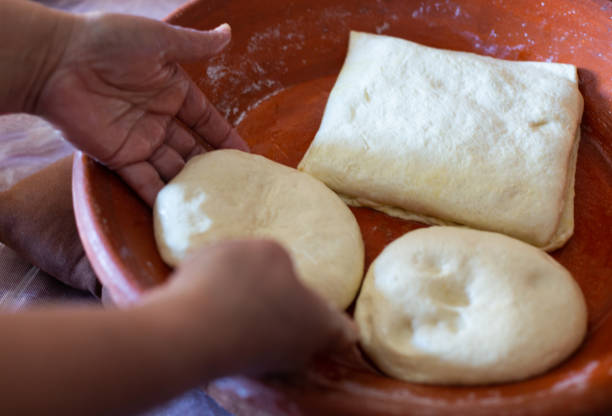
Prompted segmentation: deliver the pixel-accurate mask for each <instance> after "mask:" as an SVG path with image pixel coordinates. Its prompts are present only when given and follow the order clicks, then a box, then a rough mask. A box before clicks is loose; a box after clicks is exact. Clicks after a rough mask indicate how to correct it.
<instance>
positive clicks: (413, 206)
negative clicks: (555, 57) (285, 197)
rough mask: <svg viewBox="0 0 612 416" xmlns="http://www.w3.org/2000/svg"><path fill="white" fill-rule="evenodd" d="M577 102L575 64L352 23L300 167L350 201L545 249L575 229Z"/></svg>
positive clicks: (579, 102)
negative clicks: (476, 49)
mask: <svg viewBox="0 0 612 416" xmlns="http://www.w3.org/2000/svg"><path fill="white" fill-rule="evenodd" d="M582 105H583V102H582V96H581V95H580V92H579V90H578V78H577V73H576V68H575V67H574V66H573V65H565V64H555V63H544V62H511V61H504V60H499V59H493V58H489V57H484V56H478V55H474V54H471V53H464V52H453V51H446V50H440V49H434V48H429V47H425V46H421V45H418V44H416V43H413V42H409V41H406V40H402V39H397V38H392V37H388V36H378V35H369V34H365V33H359V32H351V37H350V46H349V51H348V55H347V57H346V61H345V63H344V66H343V68H342V71H341V73H340V75H339V77H338V80H337V82H336V84H335V85H334V88H333V90H332V92H331V94H330V96H329V100H328V102H327V106H326V108H325V113H324V116H323V120H322V122H321V126H320V128H319V131H318V132H317V134H316V136H315V138H314V140H313V142H312V144H311V145H310V148H309V149H308V151H307V153H306V155H305V156H304V158H303V160H302V161H301V163H300V165H299V167H298V169H300V170H302V171H304V172H307V173H310V174H312V175H314V176H315V177H317V178H319V179H321V180H322V181H323V182H325V183H326V184H327V185H328V186H329V187H331V188H332V189H334V190H335V191H336V192H338V193H339V194H340V195H341V196H342V197H343V198H344V199H345V200H346V202H347V203H349V204H351V205H357V206H360V205H361V206H368V207H372V208H375V209H378V210H380V211H383V212H385V213H387V214H389V215H393V216H398V217H402V218H406V219H413V220H418V221H422V222H425V223H429V224H464V225H468V226H470V227H472V228H478V229H483V230H491V231H498V232H502V233H504V234H507V235H510V236H513V237H516V238H519V239H522V240H524V241H526V242H528V243H530V244H533V245H535V246H537V247H540V248H544V249H547V250H552V249H555V248H557V247H560V246H562V245H563V244H564V243H565V242H566V241H567V240H568V239H569V238H570V237H571V235H572V233H573V227H574V221H573V198H574V186H573V184H574V172H575V166H576V152H577V148H578V141H579V132H580V130H579V124H580V119H581V116H582Z"/></svg>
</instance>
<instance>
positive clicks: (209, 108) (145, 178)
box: [34, 14, 248, 205]
mask: <svg viewBox="0 0 612 416" xmlns="http://www.w3.org/2000/svg"><path fill="white" fill-rule="evenodd" d="M60 20H61V19H60ZM62 24H63V25H64V26H67V25H70V24H71V25H72V28H71V30H70V31H69V35H68V36H67V37H66V39H67V41H66V42H65V44H64V45H62V48H63V49H62V50H61V51H55V52H54V54H59V56H61V59H59V60H58V62H57V64H56V65H55V67H54V68H53V71H52V72H50V75H49V76H48V78H47V79H46V82H45V83H44V85H43V87H42V88H41V90H40V93H39V94H38V98H37V100H36V107H35V109H34V110H35V112H36V113H37V114H39V115H41V116H43V117H45V118H47V119H48V120H50V121H51V122H53V123H54V124H55V125H57V126H58V127H59V128H61V129H62V130H63V132H64V134H65V136H66V138H67V139H68V140H69V141H70V142H72V143H73V144H74V145H75V146H76V147H78V148H80V149H81V150H83V151H85V152H86V153H88V154H89V155H91V156H93V157H94V158H96V159H97V160H99V161H100V162H101V163H103V164H105V165H107V166H108V167H110V168H111V169H114V170H116V171H117V172H118V173H119V175H120V176H121V177H122V178H123V179H124V180H125V181H126V182H127V183H128V184H129V185H130V186H131V187H132V188H133V189H134V190H135V191H136V192H137V193H138V194H139V195H140V196H141V197H142V198H143V199H144V200H145V201H146V202H147V203H149V204H150V205H152V204H153V203H154V201H155V197H156V195H157V193H158V191H159V190H160V189H161V188H162V187H163V185H164V182H165V181H168V180H170V179H171V178H172V177H173V176H174V175H176V174H177V173H178V172H179V171H180V170H181V169H182V167H183V166H184V164H185V161H186V160H188V159H189V158H190V157H192V156H194V155H196V154H198V153H201V152H203V151H204V149H203V147H202V145H201V144H199V143H198V140H196V138H201V139H203V140H204V141H206V142H207V143H208V144H210V145H211V146H213V147H222V148H226V147H231V148H237V149H242V150H248V147H247V145H246V143H245V142H244V141H243V140H242V139H241V138H240V136H239V135H238V134H237V133H236V131H235V130H234V129H233V128H232V127H231V126H230V124H229V123H228V122H227V121H226V120H225V119H224V118H223V117H222V116H221V115H220V114H219V112H218V111H217V110H216V109H215V108H214V106H213V105H212V104H211V103H210V102H209V101H208V100H207V99H206V97H205V96H204V94H203V93H202V91H201V90H200V89H199V88H198V87H197V86H196V85H195V83H194V82H193V81H192V80H191V79H190V78H189V76H188V75H187V74H186V73H185V71H184V70H183V69H182V68H181V67H180V66H179V65H178V62H181V61H194V60H201V59H205V58H208V57H210V56H212V55H214V54H216V53H218V52H219V51H221V50H222V49H223V48H224V47H225V46H226V45H227V43H228V42H229V41H230V38H231V33H230V28H229V26H228V25H221V26H219V27H218V28H216V29H215V30H211V31H204V32H202V31H196V30H192V29H185V28H180V27H175V26H171V25H168V24H165V23H162V22H158V21H154V20H150V19H145V18H141V17H135V16H125V15H112V14H108V15H105V14H93V15H86V16H80V17H76V16H71V17H70V18H65V17H64V18H63V20H62Z"/></svg>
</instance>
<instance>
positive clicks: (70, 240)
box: [0, 156, 101, 297]
mask: <svg viewBox="0 0 612 416" xmlns="http://www.w3.org/2000/svg"><path fill="white" fill-rule="evenodd" d="M71 177H72V157H71V156H70V157H66V158H64V159H62V160H59V161H57V162H55V163H53V164H51V165H50V166H48V167H46V168H44V169H42V170H41V171H39V172H37V173H35V174H33V175H31V176H29V177H27V178H25V179H22V180H21V181H19V182H18V183H17V184H15V185H14V186H13V187H11V188H10V189H8V190H6V191H3V192H0V242H2V243H3V244H6V245H7V246H9V247H11V248H12V249H13V250H15V251H16V252H18V253H19V254H20V255H22V256H23V257H24V258H25V259H26V260H28V261H29V262H30V263H32V264H34V265H36V266H38V267H39V268H40V269H42V270H44V271H45V272H47V273H49V274H50V275H52V276H53V277H55V278H57V279H58V280H60V281H62V282H64V283H65V284H67V285H69V286H71V287H74V288H77V289H80V290H86V291H89V292H90V293H92V294H93V295H95V296H97V297H100V294H101V287H100V284H99V282H98V279H97V278H96V275H95V274H94V272H93V270H92V269H91V266H90V264H89V261H88V260H87V257H86V256H85V251H84V250H83V246H82V245H81V241H80V240H79V235H78V232H77V228H76V222H75V219H74V212H73V209H72V191H71Z"/></svg>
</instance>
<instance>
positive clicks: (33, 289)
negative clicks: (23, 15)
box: [0, 0, 229, 416]
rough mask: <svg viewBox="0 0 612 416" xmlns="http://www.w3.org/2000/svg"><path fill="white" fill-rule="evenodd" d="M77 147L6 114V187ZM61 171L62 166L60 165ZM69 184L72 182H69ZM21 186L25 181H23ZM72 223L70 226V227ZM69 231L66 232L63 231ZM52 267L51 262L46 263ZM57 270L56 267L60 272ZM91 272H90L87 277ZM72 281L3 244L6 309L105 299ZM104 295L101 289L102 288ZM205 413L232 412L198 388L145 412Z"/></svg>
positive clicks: (144, 1) (137, 0)
mask: <svg viewBox="0 0 612 416" xmlns="http://www.w3.org/2000/svg"><path fill="white" fill-rule="evenodd" d="M185 2H186V0H163V1H156V0H132V1H125V0H42V1H38V3H42V4H44V5H47V6H49V7H55V8H59V9H63V10H67V11H72V12H77V13H80V12H88V11H105V12H115V13H129V14H137V15H142V16H146V17H150V18H156V19H161V18H163V17H165V16H166V15H168V14H169V13H170V12H171V11H172V10H174V9H176V8H177V7H179V6H180V5H182V4H183V3H185ZM72 152H74V148H73V147H72V146H71V145H70V144H69V143H67V142H66V141H65V140H64V139H63V137H62V134H61V132H60V131H58V130H57V129H55V128H54V127H53V126H51V125H50V124H49V123H47V122H45V121H44V120H42V119H40V118H37V117H33V116H30V115H25V114H16V115H6V116H1V117H0V192H3V191H7V190H10V189H13V188H14V187H15V185H16V184H17V183H20V182H21V184H23V183H24V182H25V181H22V180H23V179H25V178H28V179H31V178H32V175H33V174H35V173H36V172H38V171H40V170H42V169H45V168H47V167H48V166H49V165H51V164H53V163H55V162H58V161H60V160H61V159H63V158H65V157H66V156H69V155H70V154H71V153H72ZM54 171H55V172H59V170H54ZM67 185H68V186H69V183H67ZM20 186H21V185H20ZM69 228H70V227H68V228H67V229H66V230H68V231H70V230H69ZM61 234H62V235H66V233H65V232H62V233H61ZM44 267H46V268H48V267H49V265H44ZM56 271H57V270H55V271H54V274H56V273H55V272H56ZM83 276H85V277H83ZM72 278H73V279H74V280H70V277H68V278H66V279H64V281H66V282H67V283H69V284H70V285H71V286H76V287H80V288H82V289H86V290H77V289H74V288H73V287H70V286H67V285H66V284H64V283H62V282H60V281H58V280H57V279H56V278H54V277H52V276H50V275H49V274H47V273H46V272H44V271H43V270H41V269H40V268H39V267H37V266H34V265H32V264H31V263H30V262H29V261H27V260H26V259H25V258H23V257H22V256H20V255H19V254H17V253H16V252H15V251H14V250H12V249H10V248H8V247H7V246H5V245H3V244H0V310H5V311H6V310H10V311H16V310H23V309H26V308H28V307H31V306H34V305H41V304H48V303H55V304H57V303H71V304H73V303H83V302H99V299H98V298H97V297H96V296H94V295H93V294H92V293H91V292H93V293H96V292H99V289H97V288H95V287H94V286H93V285H92V282H95V280H93V279H92V278H91V276H88V275H87V273H86V272H83V271H82V270H81V271H77V273H75V274H74V275H73V276H72ZM97 294H98V296H99V293H97ZM162 415H170V416H171V415H187V416H188V415H203V416H227V415H229V413H227V412H226V411H224V410H223V409H222V408H220V407H219V406H218V405H217V404H216V403H215V402H214V401H213V400H212V399H211V398H210V397H208V396H207V395H206V394H205V393H204V392H203V391H201V390H199V389H194V390H192V391H189V392H187V393H185V394H184V395H182V396H180V397H178V398H175V399H173V400H171V401H169V402H167V403H165V404H163V405H161V406H159V407H157V408H155V409H152V410H149V411H147V412H145V413H142V415H141V416H162Z"/></svg>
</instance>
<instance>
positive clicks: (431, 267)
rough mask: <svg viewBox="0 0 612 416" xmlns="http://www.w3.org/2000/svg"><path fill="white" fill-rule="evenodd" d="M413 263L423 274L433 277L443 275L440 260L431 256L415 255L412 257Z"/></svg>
mask: <svg viewBox="0 0 612 416" xmlns="http://www.w3.org/2000/svg"><path fill="white" fill-rule="evenodd" d="M412 263H413V264H414V266H415V267H416V268H417V269H419V270H420V271H422V272H425V273H428V274H431V275H439V274H440V273H442V268H441V267H440V264H439V260H438V259H437V258H434V257H432V256H429V255H425V254H423V253H414V254H413V255H412Z"/></svg>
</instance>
